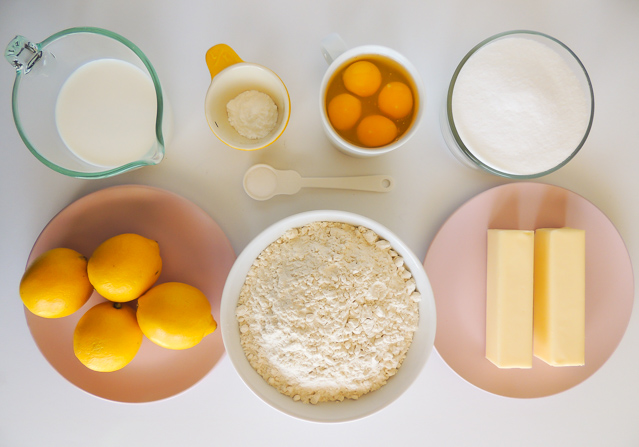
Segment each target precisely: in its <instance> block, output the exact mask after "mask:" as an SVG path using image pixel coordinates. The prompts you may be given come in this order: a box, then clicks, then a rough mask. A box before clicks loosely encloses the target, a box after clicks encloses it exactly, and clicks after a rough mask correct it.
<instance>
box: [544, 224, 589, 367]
mask: <svg viewBox="0 0 639 447" xmlns="http://www.w3.org/2000/svg"><path fill="white" fill-rule="evenodd" d="M585 297H586V232H585V231H584V230H577V229H574V228H542V229H538V230H537V231H536V233H535V292H534V355H535V357H538V358H540V359H541V360H543V361H544V362H546V363H548V364H549V365H552V366H579V365H583V364H584V362H585V332H586V331H585V326H586V323H585V322H586V318H585V314H586V300H585Z"/></svg>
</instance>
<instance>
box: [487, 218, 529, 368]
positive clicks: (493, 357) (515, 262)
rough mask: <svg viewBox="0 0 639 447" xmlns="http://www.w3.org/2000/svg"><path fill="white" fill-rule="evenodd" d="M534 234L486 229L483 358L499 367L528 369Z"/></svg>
mask: <svg viewBox="0 0 639 447" xmlns="http://www.w3.org/2000/svg"><path fill="white" fill-rule="evenodd" d="M534 240H535V233H534V232H533V231H525V230H488V251H487V267H488V269H487V276H486V298H487V299H486V358H487V359H488V360H490V361H491V362H493V363H494V364H495V365H497V366H498V367H499V368H531V367H532V357H533V353H532V351H533V267H534V247H535V243H534Z"/></svg>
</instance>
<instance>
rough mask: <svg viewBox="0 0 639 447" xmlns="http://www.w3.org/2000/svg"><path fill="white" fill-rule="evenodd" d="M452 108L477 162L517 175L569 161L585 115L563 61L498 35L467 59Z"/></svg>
mask: <svg viewBox="0 0 639 447" xmlns="http://www.w3.org/2000/svg"><path fill="white" fill-rule="evenodd" d="M452 110H453V119H454V121H455V126H456V127H457V130H458V132H459V135H460V137H461V139H462V141H463V142H464V144H465V145H466V147H467V148H468V149H469V150H470V151H471V152H472V153H473V154H474V155H475V156H476V157H477V158H478V159H479V160H481V161H482V162H483V163H485V164H487V165H488V166H491V167H493V168H496V169H498V170H500V171H502V172H507V173H511V174H520V175H526V174H536V173H539V172H543V171H546V170H548V169H551V168H553V167H555V166H556V165H558V164H559V163H561V162H562V161H563V160H565V159H566V158H568V156H570V154H572V152H573V151H574V150H575V149H576V148H577V146H578V144H579V142H580V141H581V139H582V138H583V136H584V134H585V132H586V129H587V127H588V121H589V119H590V114H589V112H590V108H589V99H588V96H587V94H586V92H585V91H584V89H583V88H582V87H581V85H580V83H579V80H578V79H577V77H576V76H575V74H574V73H573V72H572V71H571V69H570V67H569V66H568V65H567V63H566V62H565V61H564V60H563V59H562V57H561V56H560V55H559V54H558V53H557V52H555V51H554V50H552V49H551V48H549V47H547V46H546V45H543V44H541V43H539V42H536V41H533V40H530V39H526V38H523V37H511V38H507V39H501V40H497V41H495V42H493V43H490V44H488V45H487V46H485V47H483V48H482V49H480V50H479V51H477V52H476V53H475V54H474V55H473V56H471V57H470V59H469V60H468V61H467V62H466V64H465V66H464V68H463V69H462V70H461V72H460V73H459V76H458V78H457V81H456V84H455V89H454V92H453V98H452Z"/></svg>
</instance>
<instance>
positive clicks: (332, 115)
mask: <svg viewBox="0 0 639 447" xmlns="http://www.w3.org/2000/svg"><path fill="white" fill-rule="evenodd" d="M327 112H328V119H329V121H330V122H331V124H332V125H333V127H334V128H335V129H337V130H348V129H351V128H352V127H353V126H355V123H357V120H359V117H360V116H362V102H361V101H360V100H359V99H357V98H356V97H354V96H353V95H350V94H348V93H342V94H341V95H337V96H336V97H334V98H333V99H331V101H330V102H329V103H328V108H327Z"/></svg>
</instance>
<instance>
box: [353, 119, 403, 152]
mask: <svg viewBox="0 0 639 447" xmlns="http://www.w3.org/2000/svg"><path fill="white" fill-rule="evenodd" d="M395 137H397V126H396V125H395V123H394V122H392V121H391V120H389V119H388V118H386V117H385V116H382V115H370V116H367V117H365V118H363V119H362V121H361V122H360V123H359V125H358V126H357V138H358V139H359V141H360V143H362V144H363V145H364V146H368V147H379V146H384V145H386V144H388V143H390V142H391V141H393V140H394V139H395Z"/></svg>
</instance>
